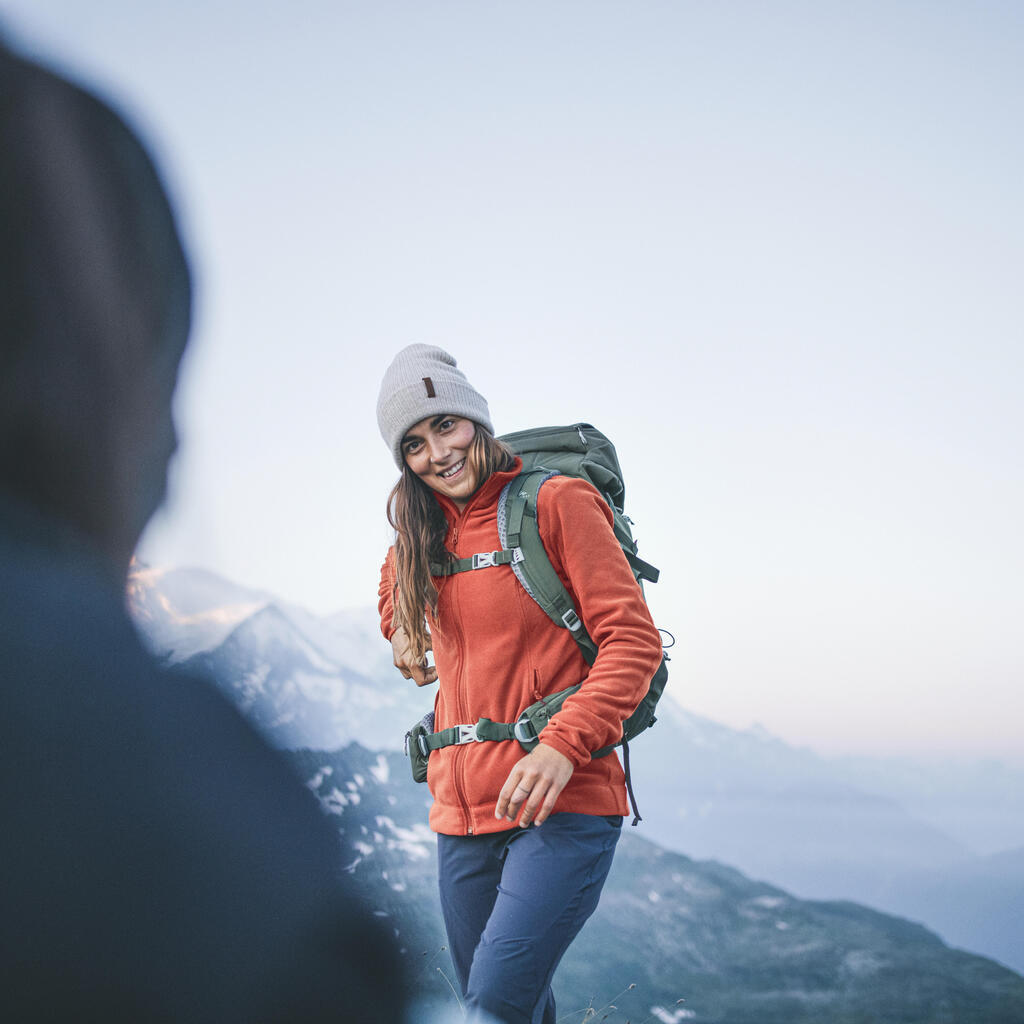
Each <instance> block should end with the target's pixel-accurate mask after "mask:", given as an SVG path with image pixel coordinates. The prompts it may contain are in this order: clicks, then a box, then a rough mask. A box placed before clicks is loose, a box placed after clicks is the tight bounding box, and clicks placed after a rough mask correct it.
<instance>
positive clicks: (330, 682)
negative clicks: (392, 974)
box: [129, 566, 1024, 969]
mask: <svg viewBox="0 0 1024 1024" xmlns="http://www.w3.org/2000/svg"><path fill="white" fill-rule="evenodd" d="M129 605H130V607H131V609H132V611H133V613H134V615H135V617H136V621H137V622H138V624H139V626H140V628H141V630H142V632H143V633H144V635H145V636H146V637H147V638H148V640H149V642H150V644H151V645H152V646H153V648H154V649H155V650H156V651H157V653H158V654H159V655H160V656H161V657H163V658H165V659H167V660H168V661H171V662H175V663H180V664H181V665H182V666H183V667H184V668H186V669H188V670H191V671H197V672H200V673H202V674H205V675H207V676H208V677H210V678H212V679H213V680H214V681H215V682H216V684H217V685H218V686H219V687H221V688H222V689H223V690H224V691H225V692H226V693H227V694H228V695H229V696H230V697H231V698H232V699H233V700H234V701H235V702H236V703H237V704H238V705H239V706H240V707H241V708H242V709H243V710H244V711H245V712H246V713H247V714H248V715H249V716H250V717H251V718H252V720H253V721H254V722H255V723H256V724H257V725H258V726H259V727H260V728H261V729H262V730H263V731H264V732H265V734H266V735H267V736H268V737H269V738H270V739H271V741H272V742H274V743H275V744H277V745H278V746H281V747H286V748H298V747H308V748H315V749H321V750H333V749H338V748H341V747H343V746H345V745H347V744H348V743H350V742H353V741H358V742H359V743H361V744H362V745H363V746H365V747H368V748H371V749H376V750H382V751H396V750H398V749H400V747H401V745H402V741H403V738H404V735H405V731H406V730H407V729H408V728H409V726H410V725H412V723H413V722H415V721H416V720H418V719H419V718H420V717H421V716H422V715H423V714H424V713H425V712H426V711H427V710H429V709H430V707H431V706H432V701H433V694H434V690H435V687H424V688H422V689H418V688H417V687H415V686H414V685H413V684H412V683H410V682H409V681H407V680H404V679H402V678H401V676H400V675H399V674H398V672H397V671H396V670H395V668H394V666H393V665H392V664H391V653H390V648H389V645H388V644H387V643H386V642H385V641H384V640H383V638H382V637H381V636H380V632H379V627H378V623H377V616H376V614H375V612H374V610H373V609H369V608H368V609H359V610H357V611H352V612H342V613H338V614H336V615H333V616H330V617H327V618H320V617H317V616H315V615H312V614H310V613H309V612H307V611H305V610H303V609H301V608H297V607H295V606H290V605H287V604H284V603H282V602H279V601H276V600H275V599H274V598H273V597H272V596H271V595H268V594H263V593H260V592H257V591H252V590H247V589H245V588H241V587H238V586H236V585H234V584H232V583H229V582H227V581H224V580H221V579H219V578H218V577H216V576H214V575H212V574H210V573H206V572H201V571H197V570H185V569H180V570H174V571H170V572H163V573H160V572H156V571H154V570H150V569H146V568H145V567H141V566H139V567H136V568H135V570H134V571H133V573H132V575H131V578H130V581H129ZM676 689H678V690H680V691H682V692H685V680H680V679H676V678H675V677H674V676H672V677H670V682H669V691H668V693H667V695H666V697H665V698H663V700H662V703H661V705H660V707H659V721H658V724H657V725H656V726H655V728H654V729H652V730H650V731H649V732H648V733H646V734H645V735H644V736H643V737H641V738H639V739H638V740H637V741H635V742H634V743H633V745H632V758H631V761H632V770H633V779H634V786H635V790H636V794H637V798H638V801H639V805H640V809H641V811H642V813H643V815H644V823H643V826H642V831H643V832H644V834H645V835H646V836H647V837H648V838H650V839H653V840H654V841H656V842H658V843H660V844H661V845H662V846H664V847H666V848H668V849H671V850H675V851H677V852H679V853H685V854H688V855H689V856H694V857H700V858H715V859H718V860H722V861H724V862H726V863H729V864H733V865H735V866H736V867H738V868H740V869H741V870H743V871H745V872H746V873H748V874H750V875H753V876H754V877H757V878H764V879H769V880H771V881H772V882H774V883H776V884H779V885H782V886H784V887H786V888H787V889H789V890H791V891H793V892H794V893H796V894H798V895H800V896H803V897H809V898H845V899H856V900H859V901H861V902H864V903H868V904H870V905H872V906H878V907H882V908H885V909H887V910H891V911H894V912H898V913H901V914H905V915H909V916H914V917H916V918H918V919H920V920H923V921H927V922H928V923H929V924H931V925H932V926H933V927H935V928H937V929H938V930H940V932H941V934H942V935H943V937H944V938H945V939H946V940H947V941H950V942H952V943H954V944H957V945H964V946H966V947H968V948H972V949H975V950H977V951H979V952H984V953H986V954H988V955H992V956H996V957H998V958H999V959H1002V960H1003V961H1004V962H1006V963H1008V964H1010V965H1011V966H1014V967H1016V968H1018V969H1024V924H1022V923H1021V922H1022V921H1024V905H1022V903H1024V865H1022V864H1021V863H1020V858H1012V857H1011V858H1008V859H1007V864H1008V865H1009V866H1008V867H1006V868H1005V869H1001V870H999V871H996V870H994V868H993V864H994V863H995V861H993V860H991V859H986V858H983V857H981V856H978V855H977V851H975V850H974V849H972V848H971V840H972V836H973V834H974V831H975V828H976V827H980V826H978V823H979V821H982V820H985V821H988V822H989V823H990V825H989V827H988V828H987V829H986V831H985V834H986V835H989V836H991V835H995V834H997V830H1001V832H999V833H998V834H1002V835H1004V836H1006V837H1007V838H1008V839H1009V840H1010V841H1008V842H1007V847H1013V846H1021V845H1024V813H1022V812H1024V777H1021V776H1020V773H1017V781H1018V785H1017V786H1014V785H1012V781H1013V779H1014V773H1013V770H1012V769H1009V768H1007V767H1005V766H999V765H996V766H991V765H990V766H978V767H977V768H976V769H975V770H974V771H973V773H959V774H958V775H957V776H956V778H957V779H959V781H960V785H959V787H957V788H955V790H954V792H953V794H952V796H953V799H952V800H951V802H948V803H946V804H944V803H943V792H944V789H943V786H944V784H946V783H948V781H949V779H948V775H949V773H948V772H947V773H946V775H943V774H942V768H941V766H939V767H938V768H935V769H931V770H929V769H927V767H926V766H917V767H916V768H915V767H913V766H904V768H903V770H902V771H891V770H890V771H886V770H885V766H884V764H882V765H880V763H879V762H877V761H873V760H871V759H856V760H846V761H830V760H828V759H825V758H822V757H819V756H818V755H816V754H814V753H813V752H812V751H809V750H806V749H801V748H797V747H793V746H791V745H789V744H787V743H784V742H783V741H781V740H779V739H777V738H775V737H773V736H771V735H770V734H769V733H767V732H765V731H764V730H762V729H752V730H736V729H731V728H729V727H727V726H724V725H720V724H718V723H715V722H712V721H710V720H708V719H706V718H703V717H701V716H699V715H695V714H692V713H691V712H688V711H685V710H684V709H683V708H682V707H681V706H680V705H679V704H678V703H676V702H675V700H673V699H672V696H671V694H672V692H673V691H674V690H676ZM909 807H913V808H914V809H915V810H916V809H917V808H918V807H920V808H922V809H924V810H925V811H927V813H912V812H911V811H910V810H908V808H909ZM1014 827H1016V829H1017V831H1016V833H1014V832H1013V831H1012V829H1013V828H1014ZM1014 836H1016V837H1017V838H1016V839H1014V838H1013V837H1014ZM1000 863H1002V862H1000ZM979 892H983V893H984V894H985V896H984V902H985V906H986V911H985V913H984V914H979V913H977V912H976V909H975V907H976V905H975V903H974V902H972V901H973V899H974V897H973V896H972V895H971V894H977V893H979Z"/></svg>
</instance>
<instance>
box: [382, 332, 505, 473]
mask: <svg viewBox="0 0 1024 1024" xmlns="http://www.w3.org/2000/svg"><path fill="white" fill-rule="evenodd" d="M446 412H450V413H453V414H454V415H456V416H465V417H466V418H467V419H471V420H473V421H474V422H475V423H479V424H480V425H481V426H483V427H486V428H487V429H488V430H489V431H490V432H491V433H492V434H493V433H494V426H493V425H492V424H491V413H490V410H489V409H488V408H487V402H486V400H485V399H484V396H483V395H481V394H480V392H479V391H477V390H475V389H474V388H473V386H472V385H471V384H470V383H469V381H468V380H466V375H465V374H464V373H463V372H462V371H461V370H460V369H459V368H458V366H456V364H455V360H454V359H453V358H452V357H451V356H450V355H449V354H448V353H447V352H445V350H444V349H443V348H438V347H437V346H436V345H409V346H408V347H407V348H403V349H402V351H401V352H399V353H398V355H397V356H395V358H394V360H393V361H392V363H391V365H390V366H389V367H388V368H387V370H386V372H385V373H384V380H382V381H381V385H380V395H379V397H378V398H377V425H378V426H379V427H380V435H381V437H383V438H384V442H385V444H387V446H388V447H389V448H390V449H391V454H392V455H393V456H394V459H395V464H396V465H397V466H398V468H399V469H401V468H402V466H403V465H404V459H403V458H402V438H403V437H405V434H406V431H408V429H409V428H410V427H411V426H412V425H413V424H414V423H419V421H420V420H424V419H426V418H427V417H428V416H440V415H441V414H442V413H446Z"/></svg>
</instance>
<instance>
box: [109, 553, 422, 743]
mask: <svg viewBox="0 0 1024 1024" xmlns="http://www.w3.org/2000/svg"><path fill="white" fill-rule="evenodd" d="M128 604H129V608H130V610H131V612H132V614H133V617H134V618H135V621H136V623H137V624H138V626H139V628H140V631H141V632H142V634H143V636H144V637H145V638H146V640H147V642H148V643H149V645H150V646H151V648H152V649H153V650H154V652H155V653H156V654H157V655H158V657H160V658H162V659H164V660H165V661H167V662H169V663H172V664H177V665H179V666H180V667H181V668H182V669H184V670H185V671H189V672H194V673H197V674H200V675H203V676H206V677H207V678H209V679H212V680H213V681H214V682H215V683H216V684H217V685H218V686H219V687H220V688H221V689H222V690H224V692H225V693H226V694H227V695H228V696H230V697H231V698H232V700H233V701H234V702H235V703H236V704H237V705H238V706H239V707H240V708H241V709H242V710H243V711H244V712H245V713H246V715H247V716H248V717H249V718H250V719H251V720H252V721H253V722H254V723H255V724H256V725H257V726H258V727H259V729H260V730H261V731H262V732H263V733H264V735H266V736H267V738H268V739H269V740H270V742H272V743H273V744H275V745H276V746H279V747H288V748H295V747H315V748H318V749H324V750H332V749H335V748H337V747H341V746H344V745H345V744H347V743H350V742H352V741H353V740H357V741H358V742H360V743H362V744H364V745H365V746H368V747H371V748H375V749H382V750H384V749H387V750H397V749H399V748H400V747H401V745H402V743H403V741H404V737H405V732H406V730H407V729H408V728H409V727H410V726H411V725H412V724H413V723H414V722H415V721H417V720H418V719H419V718H421V717H422V716H423V715H424V714H425V713H426V712H427V711H428V710H430V708H431V707H432V706H433V691H432V690H431V689H429V688H424V689H423V690H418V689H417V688H416V687H415V686H413V685H411V684H410V683H408V682H407V681H406V680H404V679H402V678H401V676H400V675H399V674H398V672H397V671H396V670H395V668H394V666H393V665H392V663H391V651H390V647H389V646H388V644H387V642H386V641H385V640H384V639H383V637H382V636H381V635H380V627H379V624H378V621H377V617H376V615H375V613H374V612H373V610H372V609H359V610H358V611H355V612H351V613H346V612H343V613H339V614H337V615H334V616H331V617H328V618H320V617H318V616H315V615H313V614H311V613H310V612H308V611H306V610H305V609H302V608H299V607H296V606H294V605H289V604H286V603H284V602H279V601H276V600H275V599H274V598H273V597H271V596H270V595H268V594H264V593H261V592H259V591H253V590H247V589H245V588H242V587H238V586H236V585H235V584H232V583H229V582H227V581H225V580H221V579H220V578H219V577H217V576H215V575H213V574H212V573H208V572H205V571H202V570H193V569H176V570H171V571H167V572H162V573H161V572H157V571H154V570H152V569H148V568H146V567H143V566H137V567H135V568H134V569H133V571H132V573H131V574H130V576H129V586H128Z"/></svg>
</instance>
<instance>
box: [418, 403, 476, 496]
mask: <svg viewBox="0 0 1024 1024" xmlns="http://www.w3.org/2000/svg"><path fill="white" fill-rule="evenodd" d="M475 436H476V424H475V423H474V422H473V421H472V420H467V419H466V418H465V417H464V416H451V415H448V414H447V413H446V414H444V415H442V416H432V417H428V418H427V419H425V420H420V421H419V423H415V424H413V426H411V427H410V428H409V429H408V430H407V431H406V432H405V436H404V437H403V438H402V455H403V457H404V458H405V463H406V465H407V466H408V467H409V468H410V469H411V470H412V471H413V472H414V473H415V474H416V475H417V476H418V477H419V478H420V479H421V480H422V481H423V482H424V483H425V484H426V485H427V486H428V487H429V488H430V489H431V490H432V491H437V493H438V494H444V495H445V496H447V497H449V498H451V500H452V501H453V502H454V503H455V506H456V507H457V508H458V509H460V510H461V509H464V508H465V507H466V504H467V503H468V502H469V499H470V498H471V497H472V496H473V494H474V492H475V491H476V489H477V486H478V481H477V478H476V470H475V469H474V468H473V466H472V464H471V462H470V459H469V447H470V445H471V444H472V443H473V438H474V437H475Z"/></svg>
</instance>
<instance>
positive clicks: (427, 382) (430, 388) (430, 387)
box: [423, 377, 437, 398]
mask: <svg viewBox="0 0 1024 1024" xmlns="http://www.w3.org/2000/svg"><path fill="white" fill-rule="evenodd" d="M423 384H424V386H425V387H426V389H427V398H437V392H436V391H435V390H434V382H433V381H432V380H431V379H430V378H429V377H424V378H423Z"/></svg>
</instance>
